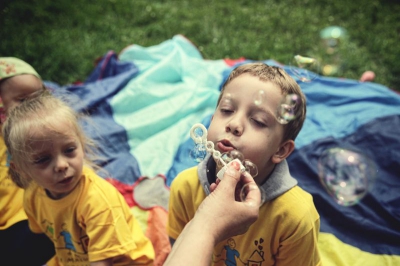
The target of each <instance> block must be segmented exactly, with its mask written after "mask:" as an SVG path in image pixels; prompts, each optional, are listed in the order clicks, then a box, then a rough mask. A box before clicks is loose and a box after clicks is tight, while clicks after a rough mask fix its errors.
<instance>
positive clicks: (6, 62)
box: [0, 57, 54, 266]
mask: <svg viewBox="0 0 400 266" xmlns="http://www.w3.org/2000/svg"><path fill="white" fill-rule="evenodd" d="M43 90H45V88H44V86H43V83H42V80H41V78H40V76H39V74H38V73H37V72H36V71H35V69H34V68H33V67H32V66H31V65H29V64H28V63H26V62H24V61H23V60H20V59H18V58H15V57H0V127H1V124H2V123H3V122H4V121H5V119H6V116H7V113H8V112H9V111H10V110H11V109H12V108H14V107H15V106H17V105H19V104H20V103H21V102H22V101H23V100H24V99H26V98H29V97H33V96H34V94H36V93H38V92H40V91H43ZM8 168H9V156H8V153H7V148H6V146H5V144H4V140H3V137H2V136H1V135H0V199H1V200H0V239H1V241H0V260H1V262H2V264H4V265H33V266H40V265H43V264H44V263H46V261H48V260H49V259H50V258H51V257H52V256H54V245H53V243H52V242H51V241H50V240H49V239H48V237H46V235H44V234H35V233H33V232H31V230H29V226H28V218H27V216H26V214H25V211H24V208H23V205H22V199H23V194H24V190H23V189H22V188H19V187H17V186H16V185H15V184H14V183H13V182H12V180H11V179H10V177H9V175H8ZM38 246H40V251H39V252H38V251H37V249H36V247H38Z"/></svg>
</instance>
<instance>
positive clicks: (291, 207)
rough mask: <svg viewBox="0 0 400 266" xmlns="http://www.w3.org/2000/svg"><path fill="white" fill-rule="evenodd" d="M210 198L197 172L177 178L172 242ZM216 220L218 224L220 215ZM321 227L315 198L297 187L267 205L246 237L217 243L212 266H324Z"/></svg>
mask: <svg viewBox="0 0 400 266" xmlns="http://www.w3.org/2000/svg"><path fill="white" fill-rule="evenodd" d="M205 197H206V193H205V192H204V189H203V187H202V186H201V184H200V182H199V179H198V174H197V167H193V168H190V169H188V170H185V171H183V172H181V173H180V174H179V175H178V176H177V177H176V178H175V179H174V181H173V182H172V184H171V194H170V202H169V206H170V207H169V214H168V227H167V229H168V234H169V236H170V237H171V238H174V239H177V238H178V236H179V234H180V233H181V232H182V230H183V228H184V227H185V225H186V224H187V223H188V222H189V221H190V220H191V219H192V218H193V217H194V215H195V212H196V210H197V208H198V207H199V205H200V204H201V202H202V201H203V199H204V198H205ZM214 217H215V219H218V213H216V214H214ZM209 222H210V223H213V220H210V221H209ZM319 226H320V220H319V214H318V213H317V211H316V209H315V206H314V204H313V200H312V197H311V195H310V194H309V193H307V192H305V191H304V190H303V189H301V188H300V187H299V186H294V187H293V188H291V189H289V190H288V191H286V192H285V193H283V194H282V195H280V196H278V197H277V198H275V199H273V200H271V201H267V202H266V203H264V204H263V205H262V206H261V207H260V213H259V218H258V220H257V221H256V222H255V223H254V224H253V225H251V226H250V228H249V230H248V231H247V232H246V233H245V234H243V235H240V236H235V237H232V238H229V239H227V240H224V241H222V242H220V243H218V244H217V245H216V246H215V248H214V252H213V257H212V265H221V266H222V265H302V266H307V265H309V266H311V265H320V263H321V262H320V255H319V252H318V247H317V242H318V232H319Z"/></svg>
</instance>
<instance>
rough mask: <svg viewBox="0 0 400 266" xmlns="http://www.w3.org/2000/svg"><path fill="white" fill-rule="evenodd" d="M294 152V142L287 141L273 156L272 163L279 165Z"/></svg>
mask: <svg viewBox="0 0 400 266" xmlns="http://www.w3.org/2000/svg"><path fill="white" fill-rule="evenodd" d="M293 151H294V141H293V140H291V139H290V140H287V141H285V142H284V143H282V144H281V146H280V147H279V149H278V150H277V151H276V152H275V154H274V155H273V156H272V162H273V163H275V164H278V163H280V162H282V161H283V160H284V159H286V158H287V157H288V156H289V155H290V154H291V153H292V152H293Z"/></svg>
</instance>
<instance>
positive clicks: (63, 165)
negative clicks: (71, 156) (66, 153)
mask: <svg viewBox="0 0 400 266" xmlns="http://www.w3.org/2000/svg"><path fill="white" fill-rule="evenodd" d="M67 169H68V162H67V160H65V158H63V156H59V157H58V158H57V162H56V166H55V171H56V172H63V171H65V170H67Z"/></svg>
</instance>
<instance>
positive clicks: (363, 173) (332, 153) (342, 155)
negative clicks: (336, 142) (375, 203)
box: [318, 148, 376, 206]
mask: <svg viewBox="0 0 400 266" xmlns="http://www.w3.org/2000/svg"><path fill="white" fill-rule="evenodd" d="M318 170H319V178H320V181H321V183H322V184H323V186H324V187H325V189H326V190H327V191H328V193H329V194H330V195H331V196H332V197H333V199H334V200H335V201H336V202H337V203H338V204H340V205H343V206H351V205H355V204H357V203H358V202H359V201H360V200H361V199H362V198H363V197H364V196H365V195H366V194H367V193H368V191H370V190H371V188H372V185H373V183H374V181H375V178H376V165H375V163H374V162H373V161H372V160H371V159H369V158H368V157H367V156H365V155H363V154H361V153H357V152H354V151H351V150H347V149H342V148H331V149H328V150H326V151H324V152H323V153H322V155H321V157H320V158H319V161H318Z"/></svg>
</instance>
